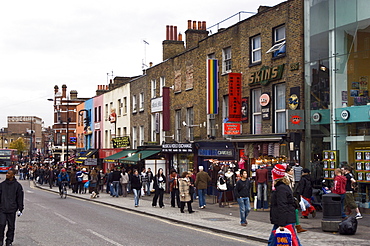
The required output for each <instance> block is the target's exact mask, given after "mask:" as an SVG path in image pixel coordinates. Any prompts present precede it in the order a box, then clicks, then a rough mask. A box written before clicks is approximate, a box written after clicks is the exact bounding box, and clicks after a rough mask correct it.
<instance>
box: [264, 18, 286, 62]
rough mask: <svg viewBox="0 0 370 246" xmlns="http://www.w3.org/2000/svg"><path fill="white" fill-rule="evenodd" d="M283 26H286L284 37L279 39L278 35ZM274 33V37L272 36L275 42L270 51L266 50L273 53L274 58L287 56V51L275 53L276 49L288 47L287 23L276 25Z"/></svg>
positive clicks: (267, 52)
mask: <svg viewBox="0 0 370 246" xmlns="http://www.w3.org/2000/svg"><path fill="white" fill-rule="evenodd" d="M283 28H284V37H283V38H280V39H277V38H278V35H277V33H278V30H281V29H283ZM272 33H273V34H272V35H273V38H272V41H273V44H272V47H271V48H270V49H268V51H266V54H269V53H272V56H273V57H274V58H275V57H281V56H285V54H286V51H285V52H284V53H280V54H275V53H276V51H279V50H280V49H281V48H283V47H284V46H285V48H286V26H285V24H282V25H279V26H277V27H274V28H273V31H272Z"/></svg>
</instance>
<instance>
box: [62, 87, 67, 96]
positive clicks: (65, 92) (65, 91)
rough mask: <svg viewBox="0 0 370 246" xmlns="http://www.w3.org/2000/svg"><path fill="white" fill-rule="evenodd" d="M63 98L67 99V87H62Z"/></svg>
mask: <svg viewBox="0 0 370 246" xmlns="http://www.w3.org/2000/svg"><path fill="white" fill-rule="evenodd" d="M62 98H67V86H66V85H65V84H64V85H62Z"/></svg>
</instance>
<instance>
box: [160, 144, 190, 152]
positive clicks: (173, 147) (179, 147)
mask: <svg viewBox="0 0 370 246" xmlns="http://www.w3.org/2000/svg"><path fill="white" fill-rule="evenodd" d="M162 152H167V153H192V152H193V144H191V143H171V144H162Z"/></svg>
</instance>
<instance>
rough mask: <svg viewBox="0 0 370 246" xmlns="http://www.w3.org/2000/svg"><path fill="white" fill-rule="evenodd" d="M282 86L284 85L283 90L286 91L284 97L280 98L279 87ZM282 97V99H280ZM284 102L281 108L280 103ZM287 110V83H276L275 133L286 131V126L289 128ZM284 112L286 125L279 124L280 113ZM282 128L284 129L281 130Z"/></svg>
mask: <svg viewBox="0 0 370 246" xmlns="http://www.w3.org/2000/svg"><path fill="white" fill-rule="evenodd" d="M280 87H283V92H284V95H283V98H280V96H279V95H278V89H279V88H280ZM279 99H281V100H279ZM281 102H282V103H283V105H284V106H283V107H282V108H280V107H278V106H279V104H280V103H281ZM286 113H287V110H286V84H285V83H281V84H276V85H274V132H275V133H286V128H287V122H286V117H287V114H286ZM281 114H283V115H284V120H283V122H284V126H280V124H279V122H280V121H279V119H280V115H281ZM281 127H283V129H281ZM281 130H282V131H281Z"/></svg>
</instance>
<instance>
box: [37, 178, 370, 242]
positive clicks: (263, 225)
mask: <svg viewBox="0 0 370 246" xmlns="http://www.w3.org/2000/svg"><path fill="white" fill-rule="evenodd" d="M35 185H36V187H38V188H41V189H44V190H48V191H52V192H55V193H58V187H53V188H52V189H50V188H49V186H48V185H39V184H35ZM68 196H71V197H78V198H81V199H84V200H88V201H91V202H97V203H102V204H105V205H109V206H114V207H118V208H122V209H126V210H129V211H134V212H137V213H141V214H147V215H152V216H156V217H160V218H163V219H166V220H171V221H174V222H180V223H182V224H188V225H191V226H196V227H198V228H204V229H208V230H211V231H213V232H220V233H224V234H229V235H234V236H238V237H245V238H248V239H251V240H255V241H258V242H260V243H262V244H263V243H266V244H267V239H268V238H269V235H270V232H271V228H272V225H271V224H270V222H269V212H257V211H254V210H251V212H250V213H249V216H248V226H247V227H243V226H240V219H239V208H238V205H237V203H230V206H229V207H225V208H220V207H218V204H212V202H213V198H212V197H208V198H207V208H206V209H199V208H198V201H194V203H193V209H194V210H195V211H196V212H195V213H193V214H189V213H187V212H186V209H185V213H180V209H178V208H177V207H176V208H171V206H170V205H169V204H170V198H169V194H165V198H164V203H165V206H166V207H165V208H164V209H161V208H159V207H156V208H154V207H152V199H153V195H151V196H144V197H142V198H141V199H140V202H139V207H136V208H135V207H134V198H133V195H129V196H128V197H119V198H114V197H111V196H110V195H109V194H107V193H101V194H100V197H99V198H95V199H91V198H90V194H72V193H71V192H70V190H69V193H68ZM67 199H68V197H67ZM251 205H252V204H251ZM321 218H322V213H321V212H318V213H317V217H316V218H314V219H312V218H310V219H301V225H302V227H303V228H305V229H308V230H309V231H307V232H303V233H300V234H299V239H300V241H301V243H302V245H304V246H311V245H312V246H316V245H317V246H319V245H320V246H322V245H326V246H327V245H336V246H338V245H352V246H357V245H359V246H360V245H361V246H365V245H369V239H370V235H369V234H368V231H369V229H370V228H369V221H370V215H364V219H362V220H359V225H358V229H357V233H356V234H355V235H351V236H346V235H340V234H334V233H330V232H323V231H322V230H321ZM365 225H366V226H365Z"/></svg>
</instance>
